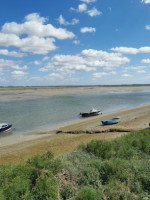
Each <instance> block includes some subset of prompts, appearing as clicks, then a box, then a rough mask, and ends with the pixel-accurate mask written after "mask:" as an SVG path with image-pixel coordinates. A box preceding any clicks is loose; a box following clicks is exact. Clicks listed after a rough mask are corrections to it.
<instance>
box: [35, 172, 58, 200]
mask: <svg viewBox="0 0 150 200" xmlns="http://www.w3.org/2000/svg"><path fill="white" fill-rule="evenodd" d="M57 193H58V184H57V182H56V180H55V179H54V178H53V177H52V176H50V177H48V176H41V177H39V178H38V179H37V182H36V185H35V187H34V188H33V195H34V198H35V199H36V200H37V199H38V200H44V199H45V200H46V199H47V200H56V199H57Z"/></svg>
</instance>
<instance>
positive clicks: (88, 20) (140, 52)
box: [0, 0, 150, 86]
mask: <svg viewBox="0 0 150 200" xmlns="http://www.w3.org/2000/svg"><path fill="white" fill-rule="evenodd" d="M0 4H1V5H0V86H66V85H72V86H74V85H120V84H150V0H54V1H53V0H38V1H37V0H25V1H23V0H13V1H11V0H5V1H1V2H0Z"/></svg>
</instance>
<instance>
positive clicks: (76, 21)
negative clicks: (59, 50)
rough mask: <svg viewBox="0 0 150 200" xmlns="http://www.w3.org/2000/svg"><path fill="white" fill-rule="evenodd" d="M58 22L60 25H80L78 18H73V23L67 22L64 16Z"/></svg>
mask: <svg viewBox="0 0 150 200" xmlns="http://www.w3.org/2000/svg"><path fill="white" fill-rule="evenodd" d="M58 22H59V24H60V25H66V26H67V25H75V24H78V23H79V20H78V19H76V18H73V19H72V21H71V22H68V21H66V20H65V19H64V18H63V16H62V15H60V16H59V18H58Z"/></svg>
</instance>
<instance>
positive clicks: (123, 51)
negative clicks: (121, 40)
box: [110, 47, 150, 54]
mask: <svg viewBox="0 0 150 200" xmlns="http://www.w3.org/2000/svg"><path fill="white" fill-rule="evenodd" d="M110 50H111V51H115V52H118V53H121V54H137V53H150V47H141V48H132V47H115V48H111V49H110Z"/></svg>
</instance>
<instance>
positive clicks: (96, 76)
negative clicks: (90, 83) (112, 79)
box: [93, 72, 109, 78]
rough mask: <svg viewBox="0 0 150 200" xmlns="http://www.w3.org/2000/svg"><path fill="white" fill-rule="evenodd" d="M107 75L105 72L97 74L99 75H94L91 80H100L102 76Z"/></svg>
mask: <svg viewBox="0 0 150 200" xmlns="http://www.w3.org/2000/svg"><path fill="white" fill-rule="evenodd" d="M108 75H109V73H106V72H99V73H94V74H93V78H101V77H102V76H108Z"/></svg>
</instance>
